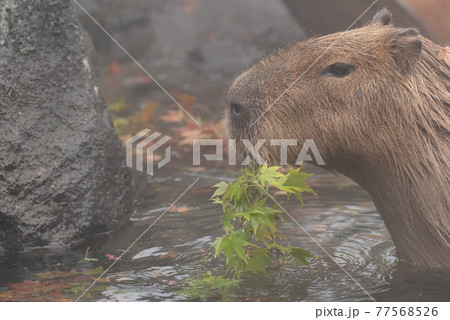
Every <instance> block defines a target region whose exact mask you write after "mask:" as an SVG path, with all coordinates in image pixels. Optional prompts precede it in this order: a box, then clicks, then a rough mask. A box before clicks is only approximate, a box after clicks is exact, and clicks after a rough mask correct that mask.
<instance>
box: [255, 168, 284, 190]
mask: <svg viewBox="0 0 450 320" xmlns="http://www.w3.org/2000/svg"><path fill="white" fill-rule="evenodd" d="M278 169H280V167H267V166H266V165H265V166H262V167H261V170H260V172H259V177H258V178H259V181H260V182H261V185H262V186H263V187H264V186H268V185H271V184H273V183H274V182H275V181H276V180H277V179H279V178H282V177H284V174H282V173H281V172H279V171H278Z"/></svg>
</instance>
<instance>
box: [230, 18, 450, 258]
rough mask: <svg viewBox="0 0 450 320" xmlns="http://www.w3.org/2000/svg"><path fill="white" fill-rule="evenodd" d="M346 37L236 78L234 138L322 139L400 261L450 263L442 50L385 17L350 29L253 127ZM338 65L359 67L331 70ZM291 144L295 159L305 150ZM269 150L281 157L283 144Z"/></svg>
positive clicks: (449, 85) (316, 43)
mask: <svg viewBox="0 0 450 320" xmlns="http://www.w3.org/2000/svg"><path fill="white" fill-rule="evenodd" d="M341 35H342V33H336V34H331V35H327V36H324V37H318V38H312V39H309V40H306V41H304V42H301V43H298V44H293V45H289V46H287V47H285V48H282V49H280V50H278V51H277V52H275V53H274V54H272V55H270V56H268V57H266V58H264V59H262V60H261V61H259V62H258V63H256V64H255V65H254V66H253V67H252V68H250V69H249V70H248V71H246V72H245V73H244V74H242V75H241V76H240V77H238V78H237V79H236V81H235V83H234V84H233V86H232V88H231V90H230V94H229V103H230V105H233V104H235V105H239V106H241V107H242V109H241V115H240V116H239V117H233V116H232V115H231V114H230V107H229V108H228V112H227V119H228V121H227V122H228V124H227V127H228V132H229V135H230V136H231V138H236V139H242V138H247V139H250V140H252V141H256V140H257V139H281V138H283V139H297V140H298V141H300V144H301V143H302V142H303V141H304V140H305V139H314V141H315V143H316V145H317V146H318V148H319V150H320V152H321V154H322V156H323V158H324V160H325V162H326V168H328V169H329V170H333V171H337V172H340V173H342V174H344V175H347V176H348V177H350V178H351V179H353V180H354V181H355V182H357V183H358V184H359V185H361V186H362V187H363V188H365V189H366V190H367V191H368V192H369V193H370V195H371V196H372V199H373V201H374V203H375V205H376V207H377V209H378V211H379V212H380V214H381V216H382V217H383V219H384V222H385V224H386V226H387V228H388V230H389V232H390V234H391V236H392V239H393V241H394V243H395V245H396V248H397V255H398V257H399V258H400V259H403V260H405V261H408V262H411V263H414V264H417V265H424V266H432V267H450V134H449V133H450V93H449V91H450V68H449V66H447V65H446V64H445V63H444V62H443V61H440V60H438V58H437V56H438V54H439V50H440V47H439V46H437V45H435V44H434V43H432V42H431V41H429V40H427V39H425V38H423V37H422V36H420V35H418V34H417V33H416V31H415V30H414V29H400V28H395V27H393V26H391V25H383V23H382V21H381V20H380V21H379V22H373V23H371V24H369V25H367V26H365V27H363V28H360V29H355V30H351V31H349V32H347V33H346V34H344V35H343V36H342V38H341V39H340V40H339V41H338V42H337V43H335V44H334V45H333V46H332V47H331V48H330V49H329V51H327V52H326V53H325V54H324V55H323V57H321V58H320V59H319V60H318V61H317V62H316V63H315V64H314V66H313V67H312V68H311V69H310V70H308V71H307V72H306V73H305V74H304V75H303V76H302V77H301V79H299V80H298V81H297V82H296V83H295V84H294V85H293V86H292V88H291V89H290V90H288V91H287V92H286V93H285V94H284V95H283V96H282V97H281V98H280V99H279V100H278V101H277V102H276V104H275V105H274V106H273V107H271V108H270V109H269V110H268V111H267V113H266V114H264V115H263V116H262V117H261V118H260V119H259V120H258V121H257V122H256V123H255V124H254V125H251V123H252V122H253V121H254V120H256V118H258V117H259V116H260V115H261V114H262V113H263V112H264V110H266V109H267V108H268V107H269V106H270V104H271V103H272V102H274V101H275V100H276V99H277V98H278V97H279V96H280V95H281V94H282V93H283V92H284V91H285V90H286V88H288V87H289V86H290V85H291V84H292V83H293V82H294V81H295V80H296V79H297V78H298V77H299V76H300V75H301V74H302V73H303V72H305V70H307V68H308V67H309V66H310V65H311V64H312V63H313V62H314V61H315V60H316V59H317V58H318V57H319V56H320V55H321V54H322V53H323V52H324V51H325V50H326V49H327V48H328V47H329V46H330V45H331V44H332V43H333V42H334V41H335V40H337V39H338V38H339V37H340V36H341ZM337 62H339V63H346V64H349V65H353V66H355V70H354V72H353V73H351V74H349V75H348V76H346V77H343V78H336V77H327V76H324V75H323V70H325V69H326V68H327V67H328V66H329V65H332V64H334V63H337ZM289 148H290V149H289V150H291V153H290V155H289V157H290V159H289V162H290V163H294V162H295V160H296V157H297V155H298V154H299V152H300V150H299V149H300V147H297V148H295V147H289ZM239 149H240V151H241V152H244V151H243V149H242V148H241V147H240V144H238V152H239ZM261 154H262V155H263V156H264V157H265V159H266V160H268V161H269V162H272V163H273V162H277V161H278V155H279V147H275V146H274V147H271V146H268V145H266V146H265V147H264V150H261Z"/></svg>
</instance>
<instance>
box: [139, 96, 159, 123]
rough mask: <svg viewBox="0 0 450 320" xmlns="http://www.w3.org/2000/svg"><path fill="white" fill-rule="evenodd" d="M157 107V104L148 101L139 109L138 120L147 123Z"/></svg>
mask: <svg viewBox="0 0 450 320" xmlns="http://www.w3.org/2000/svg"><path fill="white" fill-rule="evenodd" d="M157 107H158V102H153V101H149V102H147V103H146V104H145V106H144V107H143V108H142V109H141V112H140V115H141V118H140V120H141V121H143V122H149V121H150V120H151V119H152V118H153V116H154V112H155V109H156V108H157Z"/></svg>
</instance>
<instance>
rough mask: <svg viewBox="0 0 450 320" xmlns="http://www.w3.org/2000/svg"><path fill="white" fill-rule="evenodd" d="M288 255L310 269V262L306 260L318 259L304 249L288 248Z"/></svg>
mask: <svg viewBox="0 0 450 320" xmlns="http://www.w3.org/2000/svg"><path fill="white" fill-rule="evenodd" d="M288 253H289V254H290V255H291V256H292V258H294V259H295V260H297V261H298V262H300V263H301V264H303V265H305V266H308V267H309V262H308V261H307V260H306V258H311V259H315V258H317V257H315V256H313V255H312V254H311V253H309V251H307V250H305V249H302V248H293V247H288Z"/></svg>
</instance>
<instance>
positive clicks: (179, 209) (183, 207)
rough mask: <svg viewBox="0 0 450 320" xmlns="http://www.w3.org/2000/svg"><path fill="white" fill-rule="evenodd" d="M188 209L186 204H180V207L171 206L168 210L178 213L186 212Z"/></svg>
mask: <svg viewBox="0 0 450 320" xmlns="http://www.w3.org/2000/svg"><path fill="white" fill-rule="evenodd" d="M190 210H191V208H188V206H187V205H184V206H180V207H177V206H172V207H171V208H170V210H169V211H170V212H178V213H186V212H188V211H190Z"/></svg>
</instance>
